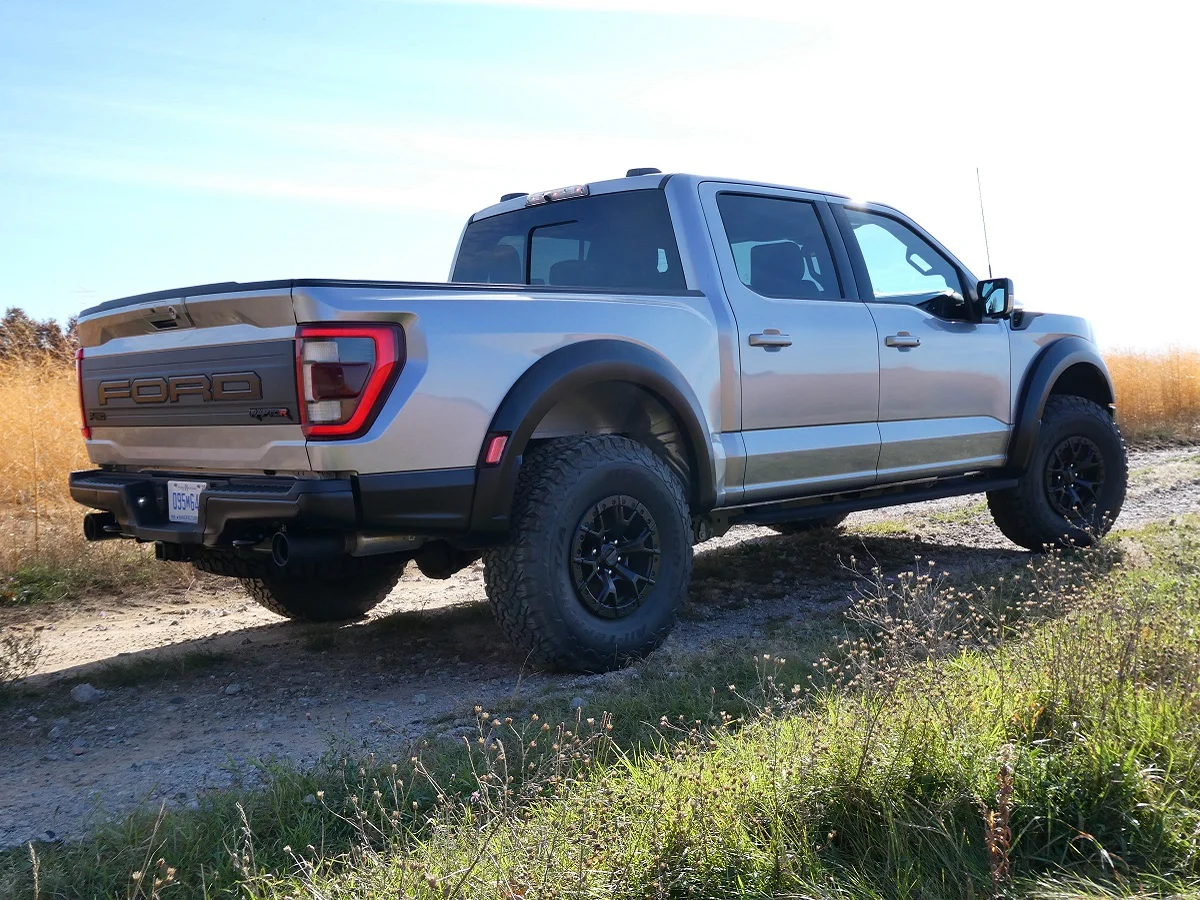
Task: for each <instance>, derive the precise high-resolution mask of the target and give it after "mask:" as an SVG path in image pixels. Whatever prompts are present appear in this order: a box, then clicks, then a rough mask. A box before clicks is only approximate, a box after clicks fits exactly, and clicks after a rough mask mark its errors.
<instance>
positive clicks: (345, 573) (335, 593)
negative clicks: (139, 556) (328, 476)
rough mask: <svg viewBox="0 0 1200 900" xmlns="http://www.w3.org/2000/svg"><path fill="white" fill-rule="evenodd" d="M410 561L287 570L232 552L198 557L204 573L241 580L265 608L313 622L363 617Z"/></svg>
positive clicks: (349, 560) (344, 561)
mask: <svg viewBox="0 0 1200 900" xmlns="http://www.w3.org/2000/svg"><path fill="white" fill-rule="evenodd" d="M406 564H407V560H399V561H397V560H395V559H386V558H366V559H357V558H355V557H343V558H341V559H336V560H331V561H327V562H323V563H310V564H301V565H298V566H289V567H288V568H287V570H283V569H280V568H278V567H277V566H275V565H274V564H273V563H270V562H259V561H257V560H254V559H246V558H244V557H241V556H239V555H237V554H235V553H233V552H232V551H210V552H209V553H207V554H205V555H204V556H203V557H201V558H199V559H197V560H194V561H193V565H195V567H196V568H197V569H200V570H201V571H204V572H211V573H213V574H214V575H227V576H233V577H235V578H237V579H238V581H239V582H240V583H241V585H242V587H243V588H245V590H246V593H248V594H249V595H250V596H251V597H252V598H254V600H255V602H257V603H258V604H259V605H260V606H262V607H263V608H265V609H269V610H270V611H271V612H273V613H276V614H277V615H281V616H285V617H287V618H289V619H296V620H300V621H307V622H344V621H350V620H352V619H361V618H362V617H363V616H365V615H366V614H367V613H368V612H370V611H371V610H372V609H373V608H374V607H375V606H377V605H378V604H379V603H380V602H382V601H383V599H384V598H385V597H387V595H388V594H389V593H391V590H392V588H394V587H395V586H396V582H397V581H399V580H400V576H401V575H403V574H404V567H405V565H406Z"/></svg>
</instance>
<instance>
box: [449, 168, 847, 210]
mask: <svg viewBox="0 0 1200 900" xmlns="http://www.w3.org/2000/svg"><path fill="white" fill-rule="evenodd" d="M677 178H682V179H686V180H688V181H690V182H691V183H693V184H700V183H702V182H705V181H719V182H722V183H724V184H739V185H745V186H746V187H757V188H773V189H780V190H789V191H805V192H806V193H810V194H821V195H823V196H826V197H837V198H840V199H842V200H849V199H850V198H849V197H848V196H846V195H845V194H835V193H833V192H831V191H816V190H812V189H810V188H800V187H796V186H795V185H788V184H772V183H771V182H767V181H747V180H746V179H744V178H714V177H710V176H705V175H689V174H687V173H684V172H670V173H662V172H655V173H653V174H647V175H631V176H626V177H624V178H610V179H608V180H606V181H589V182H580V184H582V185H586V187H587V189H588V196H591V195H593V194H611V193H616V192H617V191H648V190H655V189H661V188H664V187H666V184H667V182H668V181H671V180H672V179H677ZM505 196H506V197H508V198H509V199H507V200H502V201H500V202H499V203H494V204H492V205H491V206H488V207H485V208H484V209H481V210H479V212H477V213H475V215H473V216H471V221H472V222H474V221H476V220H477V219H486V218H489V217H491V216H496V215H500V214H501V213H506V212H512V211H514V210H518V209H524V208H525V206H526V205H527V200H528V198H529V197H530V196H531V194H524V193H513V194H505Z"/></svg>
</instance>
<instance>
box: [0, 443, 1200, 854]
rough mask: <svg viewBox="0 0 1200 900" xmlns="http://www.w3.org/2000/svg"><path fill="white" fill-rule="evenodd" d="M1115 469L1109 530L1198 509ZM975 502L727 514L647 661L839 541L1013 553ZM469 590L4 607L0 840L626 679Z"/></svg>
mask: <svg viewBox="0 0 1200 900" xmlns="http://www.w3.org/2000/svg"><path fill="white" fill-rule="evenodd" d="M1130 471H1131V485H1130V492H1129V497H1128V499H1127V501H1126V506H1125V511H1124V513H1123V514H1122V516H1121V518H1120V520H1119V521H1118V523H1117V524H1118V527H1120V528H1130V527H1136V526H1138V525H1142V524H1145V523H1146V522H1149V521H1155V520H1167V519H1170V518H1171V517H1173V516H1176V515H1180V514H1184V513H1189V512H1200V450H1196V449H1170V450H1154V451H1140V452H1134V453H1132V454H1131V459H1130ZM981 500H982V498H981V497H966V498H956V499H953V500H944V501H936V502H932V503H926V504H920V505H918V506H912V507H906V508H900V509H896V510H889V511H885V512H878V513H860V514H858V515H855V516H853V517H851V519H850V520H849V521H848V522H847V525H846V528H845V530H844V531H843V532H842V533H840V534H838V535H834V536H826V537H823V538H820V539H819V540H813V539H811V538H808V539H806V538H787V537H782V536H779V535H776V534H775V533H774V532H773V531H770V530H768V529H765V528H737V529H734V530H732V531H731V532H730V533H729V534H728V535H726V536H725V537H723V538H721V539H719V540H715V541H711V542H709V543H707V544H705V545H703V546H701V547H700V548H698V552H697V558H696V574H695V579H694V584H693V588H692V591H691V596H690V600H689V602H688V605H687V607H686V609H685V610H684V615H683V620H682V621H681V622H680V624H679V626H678V627H677V629H676V630H675V632H674V633H673V634H672V636H671V638H670V639H669V640H668V642H667V644H666V646H665V647H664V648H663V649H662V650H660V651H659V654H660V656H659V658H660V659H661V658H663V656H664V655H670V654H679V655H686V654H689V653H692V652H695V651H696V650H698V649H702V648H703V647H705V646H706V645H708V644H710V643H711V642H712V641H713V640H715V639H719V638H726V637H745V638H746V639H747V641H748V643H749V644H751V647H750V649H754V648H753V646H752V645H753V642H754V640H755V639H756V638H759V637H762V636H763V634H764V629H765V628H767V627H768V626H769V627H770V628H773V629H778V628H780V627H783V628H786V627H787V626H788V624H789V623H799V622H802V621H804V620H805V619H811V618H812V617H814V616H824V615H830V614H832V613H833V612H835V611H836V609H837V608H838V607H839V605H840V604H841V603H842V602H843V600H844V598H845V595H846V591H847V587H848V585H847V577H846V573H845V572H844V571H843V570H842V569H841V568H840V564H839V561H838V558H839V556H840V557H841V558H842V559H846V558H848V557H849V556H851V555H855V554H856V555H857V556H859V557H860V558H864V557H866V556H867V555H870V556H873V557H875V558H876V559H878V560H880V561H882V562H885V563H887V564H892V563H894V564H895V565H903V564H904V563H906V562H908V561H911V559H912V557H913V555H914V554H921V555H922V556H924V557H925V558H933V559H936V560H937V562H938V564H939V567H941V568H945V569H949V570H952V571H954V572H956V573H958V574H969V573H970V572H973V571H981V570H986V569H987V568H988V567H990V566H994V565H997V564H998V563H1001V562H1005V561H1011V560H1013V559H1015V558H1019V557H1020V556H1021V555H1022V554H1023V551H1021V550H1019V549H1017V548H1016V547H1014V546H1013V545H1012V544H1010V543H1008V541H1006V540H1005V539H1004V538H1003V536H1001V535H1000V533H999V532H998V531H996V529H995V528H994V527H993V526H992V524H991V520H990V518H989V517H988V515H987V512H986V510H985V509H984V508H983V507H982V505H981ZM483 601H484V591H483V577H482V569H481V567H480V566H479V565H478V564H477V565H475V566H473V567H471V568H470V569H467V570H465V571H464V572H461V573H459V574H458V575H456V576H455V577H453V578H451V579H449V580H447V581H444V582H436V581H428V580H425V579H422V578H421V577H420V576H419V575H417V574H416V572H415V568H412V569H410V572H409V573H408V574H406V575H405V577H404V579H403V580H402V581H401V582H400V584H399V586H398V587H397V589H396V590H395V591H394V592H393V594H392V596H391V597H390V598H389V599H388V600H387V601H386V602H385V603H384V604H382V605H381V606H380V607H378V608H377V609H376V610H375V611H374V612H373V613H372V614H371V616H370V617H369V618H368V619H366V620H365V621H363V622H359V623H355V624H352V625H345V626H341V627H333V626H314V625H301V624H294V623H290V622H287V621H284V620H282V619H280V618H278V617H276V616H274V615H272V614H270V613H268V612H265V611H263V610H262V609H260V608H259V607H257V606H256V605H254V604H253V603H252V602H251V601H249V599H248V598H247V597H246V596H245V595H244V594H242V593H241V591H240V589H238V588H236V586H230V585H228V584H227V583H226V582H222V581H220V580H217V579H211V578H197V579H196V581H195V582H194V583H193V584H192V585H191V586H190V587H189V588H187V589H185V590H178V591H172V592H168V593H164V592H158V593H147V594H144V595H134V596H126V597H123V598H120V599H119V600H113V599H111V598H107V599H106V598H104V597H92V598H88V599H87V600H86V601H84V602H83V603H80V604H75V605H73V606H66V605H60V606H57V607H54V608H46V607H41V608H20V609H6V610H0V616H3V617H4V620H5V621H7V622H10V623H17V622H24V623H26V624H29V623H32V622H33V621H34V620H35V619H36V620H37V621H38V622H39V623H45V627H44V628H43V630H42V632H41V634H42V638H43V645H44V653H43V657H42V659H41V663H40V669H39V672H38V673H37V674H36V675H35V676H34V677H32V678H31V679H29V688H30V690H31V693H30V694H29V695H28V696H26V697H23V698H22V699H20V700H18V701H17V702H15V703H10V704H8V705H6V706H4V707H0V729H3V734H4V735H5V738H4V742H3V744H4V751H3V753H2V754H0V846H8V845H12V844H16V843H21V842H23V841H26V840H30V839H32V838H35V837H43V838H44V837H46V833H47V831H51V832H54V833H55V834H56V835H57V836H58V837H62V838H67V839H70V838H72V837H76V836H78V835H79V834H81V833H82V832H83V831H84V830H85V829H86V828H87V827H88V822H89V821H90V820H91V818H92V817H93V816H97V815H112V814H115V813H119V812H120V811H122V810H126V809H129V808H130V807H132V806H134V805H136V804H137V803H139V802H141V801H143V800H147V799H148V800H151V801H152V802H155V803H157V802H158V801H159V800H166V801H167V802H169V803H178V804H181V805H188V804H194V803H195V802H196V798H197V796H198V795H199V794H200V793H202V792H204V791H206V790H212V789H219V788H222V787H226V786H229V785H230V784H232V783H233V782H234V781H235V780H239V779H253V777H254V774H253V767H252V766H250V765H249V764H248V763H249V761H252V760H255V759H261V758H268V757H281V758H282V757H286V758H288V759H291V760H293V761H295V762H297V763H299V764H301V765H304V764H308V763H311V762H313V761H314V760H316V759H317V758H319V757H320V756H321V755H322V754H323V753H325V752H326V751H327V750H328V749H329V748H330V746H331V745H334V744H341V745H348V746H353V747H359V748H364V747H375V746H383V745H386V744H388V743H394V742H395V741H396V740H397V739H398V738H402V737H406V736H409V737H417V736H422V735H426V734H429V733H431V732H453V731H454V730H455V729H465V728H467V727H468V726H470V725H471V724H472V723H473V718H472V716H471V710H472V708H473V706H474V705H475V704H476V703H482V704H484V705H486V706H487V707H488V708H493V709H496V708H515V707H517V706H519V705H523V704H525V703H527V702H529V701H530V700H531V699H532V698H537V697H540V696H543V695H545V694H546V693H548V692H551V693H564V694H567V695H568V696H570V697H579V698H581V699H582V700H583V702H584V704H585V705H586V703H587V697H588V694H589V693H590V692H591V691H593V690H595V689H596V688H598V687H600V686H603V685H604V684H606V683H612V682H615V681H618V680H620V679H626V678H633V677H637V667H634V668H632V669H630V670H625V671H623V672H618V673H612V674H609V675H605V676H592V677H570V676H548V675H542V674H537V673H532V672H530V671H529V670H528V668H527V667H526V666H525V665H524V660H523V659H522V658H521V657H520V656H519V655H518V654H517V653H516V652H515V651H514V650H513V649H512V648H511V647H510V646H509V644H508V643H507V642H506V641H505V640H504V639H503V638H502V637H501V636H500V635H499V634H498V632H497V630H496V628H495V627H494V626H493V624H492V620H491V615H490V613H489V611H488V609H487V606H486V604H485V603H484V602H483ZM668 658H669V656H668ZM167 663H171V664H169V665H168V664H167ZM180 669H182V671H180ZM81 680H82V681H88V682H95V683H96V684H97V685H98V686H104V687H103V693H102V695H99V696H93V697H91V698H89V699H88V700H87V701H86V702H80V700H77V699H75V698H73V697H72V694H71V690H72V686H74V685H76V684H77V683H78V682H80V681H81ZM76 693H77V694H79V693H80V691H79V690H77V691H76ZM84 693H86V692H84Z"/></svg>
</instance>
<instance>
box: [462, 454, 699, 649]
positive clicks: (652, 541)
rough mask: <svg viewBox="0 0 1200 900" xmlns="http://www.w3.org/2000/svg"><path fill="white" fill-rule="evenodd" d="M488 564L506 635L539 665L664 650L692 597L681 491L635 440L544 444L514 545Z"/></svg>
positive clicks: (532, 469) (518, 511)
mask: <svg viewBox="0 0 1200 900" xmlns="http://www.w3.org/2000/svg"><path fill="white" fill-rule="evenodd" d="M639 541H640V543H638V542H639ZM483 559H484V581H485V584H486V586H487V595H488V601H489V603H490V604H491V607H492V611H493V612H494V613H495V616H496V620H497V622H498V623H499V625H500V629H501V631H503V632H504V634H505V635H506V636H507V637H508V638H509V640H511V641H512V642H513V643H514V644H516V645H517V646H518V647H519V648H520V649H522V650H524V651H525V652H526V653H528V654H529V657H530V659H531V661H532V662H534V663H535V664H537V665H540V666H544V667H547V668H552V669H566V670H572V671H580V672H603V671H607V670H610V669H613V668H616V667H618V666H621V665H624V664H625V663H627V662H628V661H629V660H631V659H634V658H637V657H640V656H643V655H644V654H646V653H648V652H650V651H651V650H653V649H654V648H655V647H657V646H658V645H659V644H660V643H662V640H663V638H664V637H666V635H667V632H668V631H670V629H671V626H672V625H673V624H674V623H675V618H676V615H677V613H678V610H679V607H680V605H681V604H682V603H683V600H684V597H685V596H686V593H687V588H688V582H689V580H690V579H691V572H692V529H691V518H690V515H689V513H688V504H687V498H686V496H685V493H684V488H683V485H682V484H681V483H680V481H679V479H678V478H677V477H676V475H675V473H674V472H673V471H672V470H671V468H670V467H669V466H668V465H667V463H666V462H664V461H663V460H662V459H660V458H659V457H657V456H655V455H654V453H653V452H651V451H650V450H649V449H648V448H647V447H645V446H644V445H642V444H639V443H637V442H636V441H632V440H629V439H628V438H624V437H619V436H616V435H593V436H587V437H572V438H562V439H558V440H553V441H548V442H546V443H545V444H541V445H539V446H537V447H536V448H534V449H533V450H532V451H531V452H529V453H528V454H527V455H526V457H525V461H524V464H523V465H522V466H521V470H520V475H519V477H518V483H517V493H516V498H515V500H514V503H513V515H512V537H511V538H510V539H509V541H508V542H507V543H506V544H504V545H502V546H499V547H494V548H490V549H488V550H487V551H485V553H484V557H483ZM610 570H611V571H610ZM630 573H632V575H631V574H630Z"/></svg>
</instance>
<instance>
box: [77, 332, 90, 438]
mask: <svg viewBox="0 0 1200 900" xmlns="http://www.w3.org/2000/svg"><path fill="white" fill-rule="evenodd" d="M75 381H76V383H77V384H78V385H79V430H80V431H81V432H82V433H83V439H84V440H85V441H90V440H91V439H92V429H91V427H90V426H89V425H88V422H87V407H85V406H84V404H83V348H82V347H80V348H79V349H78V350H76V351H75Z"/></svg>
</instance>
